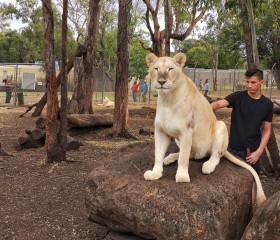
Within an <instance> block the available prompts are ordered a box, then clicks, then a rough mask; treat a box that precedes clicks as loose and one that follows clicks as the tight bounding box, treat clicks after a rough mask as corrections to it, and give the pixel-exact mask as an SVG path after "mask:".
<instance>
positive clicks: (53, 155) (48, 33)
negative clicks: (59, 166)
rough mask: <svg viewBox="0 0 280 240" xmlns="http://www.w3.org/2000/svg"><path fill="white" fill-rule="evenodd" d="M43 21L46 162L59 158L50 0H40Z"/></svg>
mask: <svg viewBox="0 0 280 240" xmlns="http://www.w3.org/2000/svg"><path fill="white" fill-rule="evenodd" d="M42 4H43V17H44V22H45V42H44V43H45V69H46V83H47V92H48V95H47V96H48V97H47V118H46V151H47V162H48V163H52V162H56V161H60V160H61V149H60V147H59V144H58V136H57V133H58V128H59V125H58V96H57V81H56V74H55V57H54V32H53V29H54V21H53V12H52V4H51V0H42Z"/></svg>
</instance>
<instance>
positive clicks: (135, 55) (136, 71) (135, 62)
mask: <svg viewBox="0 0 280 240" xmlns="http://www.w3.org/2000/svg"><path fill="white" fill-rule="evenodd" d="M147 54H148V51H146V50H144V49H143V48H142V46H141V45H140V43H139V41H134V42H132V43H131V45H130V51H129V77H130V78H132V77H136V78H140V79H145V76H146V75H147V73H148V67H147V64H146V60H145V58H146V55H147Z"/></svg>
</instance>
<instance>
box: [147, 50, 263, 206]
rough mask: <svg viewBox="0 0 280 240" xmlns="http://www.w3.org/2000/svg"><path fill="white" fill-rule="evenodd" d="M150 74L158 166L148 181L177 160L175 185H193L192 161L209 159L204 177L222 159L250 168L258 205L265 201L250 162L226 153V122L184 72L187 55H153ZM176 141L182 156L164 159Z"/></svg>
mask: <svg viewBox="0 0 280 240" xmlns="http://www.w3.org/2000/svg"><path fill="white" fill-rule="evenodd" d="M146 62H147V65H148V67H149V73H150V76H151V79H152V81H153V85H154V87H155V89H156V91H157V93H158V100H157V112H156V118H155V164H154V167H153V170H149V171H146V172H145V174H144V178H145V179H146V180H156V179H159V178H160V177H161V176H162V171H163V163H164V164H166V165H167V164H170V163H172V162H174V161H176V160H178V169H177V173H176V182H190V177H189V173H188V168H189V159H190V158H191V159H202V158H204V157H207V156H210V159H209V160H208V161H206V162H205V163H204V164H203V166H202V172H203V173H204V174H210V173H212V172H213V171H214V170H215V168H216V166H217V165H218V164H219V162H220V158H221V157H225V158H227V159H228V160H229V161H231V162H233V163H235V164H236V165H238V166H241V167H243V168H246V169H248V170H249V171H250V172H251V173H252V175H253V176H254V179H255V182H256V185H257V204H261V203H262V202H264V201H265V199H266V198H265V195H264V192H263V189H262V185H261V182H260V179H259V176H258V174H257V173H256V172H255V170H254V169H253V168H252V167H251V166H250V165H248V164H247V163H245V162H243V161H241V160H239V159H237V158H236V157H234V156H233V155H232V154H230V153H229V152H228V151H227V146H228V131H227V127H226V125H225V123H224V122H222V121H218V120H217V119H216V116H215V114H214V113H213V110H212V108H211V105H210V104H209V102H208V101H207V100H206V98H205V97H204V96H203V95H202V94H201V93H200V92H199V91H198V89H197V88H196V86H195V84H194V83H193V81H192V80H191V79H190V78H188V77H187V76H186V75H185V74H184V73H183V71H182V69H183V67H184V65H185V62H186V56H185V55H184V54H183V53H178V54H176V55H175V56H174V57H173V58H170V57H160V58H158V57H157V56H156V55H154V54H153V53H149V54H148V55H147V56H146ZM171 138H174V139H175V141H176V143H177V145H178V146H179V148H180V151H179V153H173V154H170V155H169V156H167V157H165V158H164V156H165V153H166V151H167V148H168V146H169V144H170V141H171Z"/></svg>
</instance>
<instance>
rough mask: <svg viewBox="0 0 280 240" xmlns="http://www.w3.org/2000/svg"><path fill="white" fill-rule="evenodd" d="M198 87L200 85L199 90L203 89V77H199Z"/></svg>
mask: <svg viewBox="0 0 280 240" xmlns="http://www.w3.org/2000/svg"><path fill="white" fill-rule="evenodd" d="M198 87H199V90H200V91H201V90H202V79H199V81H198Z"/></svg>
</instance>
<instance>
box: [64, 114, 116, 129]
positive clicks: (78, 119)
mask: <svg viewBox="0 0 280 240" xmlns="http://www.w3.org/2000/svg"><path fill="white" fill-rule="evenodd" d="M68 126H69V128H74V127H81V128H85V127H94V126H103V127H111V126H113V114H110V113H108V114H70V115H69V116H68Z"/></svg>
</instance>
